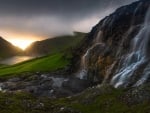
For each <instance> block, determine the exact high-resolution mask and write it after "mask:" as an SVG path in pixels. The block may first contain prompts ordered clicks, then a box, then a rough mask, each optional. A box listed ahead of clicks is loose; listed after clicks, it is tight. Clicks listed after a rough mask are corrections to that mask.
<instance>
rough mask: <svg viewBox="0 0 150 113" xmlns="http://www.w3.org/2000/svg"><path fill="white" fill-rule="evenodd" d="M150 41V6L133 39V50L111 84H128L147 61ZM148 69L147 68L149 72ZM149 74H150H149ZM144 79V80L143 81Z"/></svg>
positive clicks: (142, 79)
mask: <svg viewBox="0 0 150 113" xmlns="http://www.w3.org/2000/svg"><path fill="white" fill-rule="evenodd" d="M149 42H150V8H149V9H148V11H147V14H146V16H145V21H144V24H143V26H142V28H141V30H140V31H139V33H138V34H137V35H136V36H135V37H134V38H133V40H132V41H131V45H132V47H131V49H130V50H131V51H130V52H129V54H128V55H126V56H124V61H123V65H122V67H121V69H119V70H118V72H117V73H116V75H115V76H114V77H113V78H112V80H111V84H112V85H114V87H116V88H117V87H119V86H122V85H123V86H126V85H127V84H128V81H129V79H130V78H131V76H132V75H133V74H134V73H135V71H136V70H137V69H138V68H139V66H141V65H142V64H143V63H145V62H146V61H147V59H148V57H149V51H148V49H149V48H148V47H149V44H150V43H149ZM147 70H148V69H146V70H145V72H147ZM148 75H149V74H148ZM148 75H147V74H145V77H144V76H143V77H144V78H141V80H140V81H139V82H138V83H137V84H138V85H139V84H141V83H142V82H143V81H145V78H147V77H148ZM141 81H142V82H141Z"/></svg>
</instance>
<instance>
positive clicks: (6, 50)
mask: <svg viewBox="0 0 150 113" xmlns="http://www.w3.org/2000/svg"><path fill="white" fill-rule="evenodd" d="M19 53H22V50H21V49H19V48H18V47H15V46H13V45H12V44H11V43H10V42H8V41H6V40H5V39H3V38H2V37H0V58H5V57H11V56H14V55H17V54H19Z"/></svg>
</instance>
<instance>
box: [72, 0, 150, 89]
mask: <svg viewBox="0 0 150 113" xmlns="http://www.w3.org/2000/svg"><path fill="white" fill-rule="evenodd" d="M149 29H150V1H149V0H140V1H137V2H134V3H132V4H130V5H126V6H123V7H121V8H119V9H117V10H116V11H115V12H114V13H112V14H110V15H109V16H107V17H105V18H104V19H103V20H101V21H100V22H99V23H98V24H97V25H96V26H95V27H94V28H93V30H92V31H91V32H90V33H89V35H88V37H87V39H86V40H85V42H84V43H83V45H82V47H79V48H80V49H77V51H78V52H77V53H76V54H75V57H76V58H74V59H73V62H75V60H76V59H77V58H79V57H81V60H80V68H78V70H79V71H78V73H77V74H78V76H80V77H83V76H84V79H88V80H90V81H93V82H94V81H99V83H110V84H112V85H113V86H114V87H130V86H139V85H142V84H144V83H147V82H148V81H149V79H150V60H149V58H150V54H149V49H150V31H149ZM77 66H79V62H78V63H76V65H75V66H74V67H76V68H77Z"/></svg>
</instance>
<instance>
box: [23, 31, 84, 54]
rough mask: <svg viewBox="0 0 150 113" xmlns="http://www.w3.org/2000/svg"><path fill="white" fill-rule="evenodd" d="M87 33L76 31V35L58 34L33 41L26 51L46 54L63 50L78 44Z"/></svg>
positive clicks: (27, 52)
mask: <svg viewBox="0 0 150 113" xmlns="http://www.w3.org/2000/svg"><path fill="white" fill-rule="evenodd" d="M85 35H86V33H81V32H74V35H65V36H58V37H54V38H50V39H46V40H42V41H37V42H34V43H32V44H31V45H30V46H29V47H28V48H27V49H26V51H25V53H26V54H28V55H46V54H52V53H55V52H61V51H63V50H65V49H68V48H72V47H74V46H76V45H77V44H78V43H79V42H80V41H81V40H82V39H83V38H84V37H85Z"/></svg>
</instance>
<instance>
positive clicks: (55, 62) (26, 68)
mask: <svg viewBox="0 0 150 113" xmlns="http://www.w3.org/2000/svg"><path fill="white" fill-rule="evenodd" d="M68 64H69V59H68V57H67V56H66V57H64V53H57V54H53V55H49V56H45V57H41V58H36V59H33V60H30V61H26V62H23V63H20V64H16V65H13V66H5V67H1V68H0V77H2V76H6V75H13V74H18V73H23V72H39V71H55V70H57V69H61V68H64V67H65V66H67V65H68Z"/></svg>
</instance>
